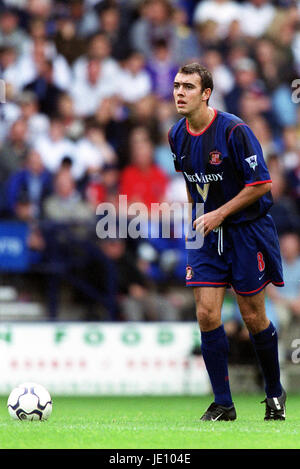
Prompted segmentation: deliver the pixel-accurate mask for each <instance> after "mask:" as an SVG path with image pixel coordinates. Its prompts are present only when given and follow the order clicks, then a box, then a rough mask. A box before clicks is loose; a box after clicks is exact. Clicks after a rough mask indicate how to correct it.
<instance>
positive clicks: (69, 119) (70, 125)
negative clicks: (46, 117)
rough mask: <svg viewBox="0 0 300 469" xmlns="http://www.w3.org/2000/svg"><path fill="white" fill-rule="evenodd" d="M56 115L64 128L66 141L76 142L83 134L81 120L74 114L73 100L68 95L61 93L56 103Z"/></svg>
mask: <svg viewBox="0 0 300 469" xmlns="http://www.w3.org/2000/svg"><path fill="white" fill-rule="evenodd" d="M57 115H58V117H59V118H60V120H61V121H62V123H63V125H64V128H65V135H66V137H67V138H68V139H70V140H73V141H77V140H78V139H79V138H80V137H82V134H83V132H84V122H83V119H81V118H80V117H78V116H77V114H76V112H75V105H74V99H73V98H72V96H71V95H70V94H69V93H67V92H66V93H62V94H61V95H60V96H59V98H58V102H57Z"/></svg>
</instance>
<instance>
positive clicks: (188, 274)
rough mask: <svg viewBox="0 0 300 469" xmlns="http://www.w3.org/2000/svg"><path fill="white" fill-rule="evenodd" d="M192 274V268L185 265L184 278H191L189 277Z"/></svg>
mask: <svg viewBox="0 0 300 469" xmlns="http://www.w3.org/2000/svg"><path fill="white" fill-rule="evenodd" d="M193 275H194V272H193V269H192V267H191V266H190V265H187V266H186V276H185V279H186V280H191V278H192V277H193Z"/></svg>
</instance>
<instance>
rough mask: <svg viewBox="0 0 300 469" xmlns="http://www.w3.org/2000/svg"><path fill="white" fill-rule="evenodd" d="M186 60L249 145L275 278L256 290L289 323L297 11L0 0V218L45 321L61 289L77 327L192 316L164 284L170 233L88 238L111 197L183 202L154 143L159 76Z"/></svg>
mask: <svg viewBox="0 0 300 469" xmlns="http://www.w3.org/2000/svg"><path fill="white" fill-rule="evenodd" d="M191 61H200V62H201V63H203V64H204V65H206V66H207V67H208V68H209V69H210V70H211V71H212V74H213V78H214V84H215V89H214V93H213V95H212V98H211V101H210V105H211V106H213V107H215V108H217V109H220V110H224V111H227V112H231V113H234V114H237V115H238V116H240V117H241V118H242V119H244V120H245V122H246V123H248V124H249V125H250V126H251V128H252V129H253V131H254V133H255V134H256V136H257V137H258V139H259V141H260V142H261V145H262V148H263V151H264V156H265V159H266V161H267V163H268V167H269V170H270V173H271V177H272V181H273V188H272V192H273V197H274V202H275V203H274V206H273V208H272V210H271V213H272V215H273V217H274V220H275V223H276V226H277V229H278V232H279V235H280V240H281V243H282V255H283V262H284V273H285V278H286V286H285V287H284V288H282V289H280V290H278V289H277V290H276V291H275V290H274V289H272V287H270V288H268V304H269V307H270V314H271V315H273V313H274V317H273V319H274V321H275V323H277V325H281V324H286V323H289V322H290V320H291V319H292V318H298V320H299V321H300V283H299V279H300V249H299V233H300V221H299V220H300V184H299V182H300V106H299V105H298V102H299V100H300V79H299V78H300V2H299V1H293V0H275V1H267V0H248V1H237V0H201V1H196V0H110V1H107V0H99V1H97V0H68V1H67V0H65V1H63V0H1V1H0V71H1V79H2V80H3V81H4V83H5V96H1V104H0V118H1V126H0V183H1V184H0V217H1V221H8V220H9V221H16V220H17V221H19V222H20V223H25V224H26V225H27V226H28V229H29V234H28V246H29V249H30V255H31V257H30V271H31V272H34V273H35V274H36V273H37V276H38V277H40V274H41V273H43V274H45V276H46V278H47V282H48V283H47V285H48V290H47V291H49V292H50V293H49V294H48V298H49V301H48V310H49V316H50V317H51V318H55V316H56V314H57V311H58V310H59V303H58V302H59V300H58V299H59V289H60V282H61V280H62V279H64V281H68V282H69V284H70V285H72V288H73V287H74V289H75V290H76V291H77V294H79V293H78V292H80V295H82V298H83V301H84V304H85V305H86V308H87V309H86V319H88V318H93V317H95V316H93V312H92V311H93V310H94V309H93V308H94V305H95V304H102V305H103V306H104V309H105V311H106V312H104V313H103V314H104V315H103V318H104V319H105V318H106V319H107V318H109V319H114V320H115V319H117V320H120V319H121V320H172V319H173V320H177V319H181V320H185V319H191V318H193V319H194V316H193V311H192V309H193V308H192V304H193V302H192V301H191V300H190V297H189V294H187V293H179V291H180V290H178V286H179V285H183V282H184V272H185V257H184V256H185V254H184V242H183V240H182V239H177V238H175V237H174V236H173V237H172V236H171V237H170V238H169V239H163V240H162V239H148V240H147V239H146V238H144V239H139V240H133V239H127V240H125V239H120V238H117V239H114V240H111V239H106V240H101V239H99V238H97V236H96V235H95V231H96V230H95V227H96V221H97V216H96V208H97V206H98V205H99V204H101V203H103V202H110V203H111V204H113V205H114V206H115V207H116V210H118V206H117V205H118V197H119V195H120V194H123V195H127V198H128V204H130V203H133V202H137V201H138V202H143V203H144V204H145V205H146V206H147V207H150V205H151V203H160V202H163V201H166V202H169V203H172V202H179V203H181V204H182V203H184V202H185V201H186V193H185V184H184V180H183V178H182V177H181V176H180V175H179V176H178V174H176V172H175V171H174V167H173V161H172V157H171V153H170V149H169V145H168V140H167V133H168V130H169V128H170V127H171V125H172V124H173V123H175V122H176V120H177V119H178V115H177V114H176V112H175V107H174V104H173V100H172V91H173V90H172V83H173V78H174V76H175V73H176V70H177V69H178V67H179V66H180V65H182V64H184V63H188V62H191ZM2 88H3V87H2ZM2 94H3V93H2ZM172 288H173V289H172ZM189 293H190V292H189ZM228 295H229V301H228V304H229V305H231V304H232V303H231V301H230V293H229V294H228ZM227 309H228V311H229V313H228V316H229V320H228V331H229V330H230V327H232V326H231V325H230V324H231V323H230V318H231V319H232V318H234V317H235V312H234V308H233V307H232V306H230V307H229V308H227ZM227 309H226V311H227ZM226 311H225V315H226ZM97 317H98V316H97ZM100 318H101V316H100ZM234 324H235V326H233V329H234V328H236V327H240V326H239V325H237V324H238V323H237V322H234Z"/></svg>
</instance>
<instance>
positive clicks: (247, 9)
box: [240, 0, 276, 38]
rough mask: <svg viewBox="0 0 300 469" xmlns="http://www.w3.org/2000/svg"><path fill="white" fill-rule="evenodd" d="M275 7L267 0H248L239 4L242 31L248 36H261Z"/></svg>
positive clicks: (271, 18) (273, 14) (271, 17)
mask: <svg viewBox="0 0 300 469" xmlns="http://www.w3.org/2000/svg"><path fill="white" fill-rule="evenodd" d="M275 14H276V8H275V7H274V5H272V3H271V2H269V1H267V0H249V1H248V2H245V3H243V4H242V5H241V15H240V23H241V30H242V33H243V34H244V35H245V36H246V37H249V38H258V37H262V36H263V34H264V33H265V32H266V31H267V29H268V27H269V26H270V25H271V23H272V21H273V19H274V17H275Z"/></svg>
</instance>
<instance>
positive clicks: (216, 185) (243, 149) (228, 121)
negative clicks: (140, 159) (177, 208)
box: [169, 109, 273, 224]
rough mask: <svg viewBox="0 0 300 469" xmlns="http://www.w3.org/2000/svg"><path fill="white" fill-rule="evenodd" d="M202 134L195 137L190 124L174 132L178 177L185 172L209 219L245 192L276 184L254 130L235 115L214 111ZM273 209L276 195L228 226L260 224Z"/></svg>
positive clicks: (171, 138)
mask: <svg viewBox="0 0 300 469" xmlns="http://www.w3.org/2000/svg"><path fill="white" fill-rule="evenodd" d="M214 112H215V115H214V118H213V120H212V121H211V122H210V124H209V125H208V126H207V127H206V129H204V130H203V131H202V132H201V133H199V134H195V133H193V132H191V131H190V129H189V126H188V121H187V119H186V118H182V119H180V120H179V121H178V122H177V123H176V124H175V125H173V126H172V127H171V129H170V130H169V143H170V147H171V151H172V154H173V158H174V165H175V169H176V171H180V172H182V174H183V176H184V178H185V180H186V183H187V186H188V189H189V192H190V194H191V197H192V199H193V220H194V219H195V217H196V213H195V207H196V203H202V204H203V203H204V213H207V212H211V211H213V210H216V209H217V208H219V207H220V206H221V205H224V204H225V203H226V202H228V201H229V200H231V199H233V197H235V196H236V195H237V194H238V193H239V192H240V191H241V190H242V189H243V188H244V187H245V186H252V185H256V184H262V183H265V182H271V178H270V174H269V171H268V168H267V166H266V163H265V161H264V157H263V152H262V148H261V146H260V143H259V141H258V140H257V138H256V137H255V135H254V134H253V132H252V130H251V129H250V127H249V126H248V125H247V124H246V123H245V122H243V121H242V120H241V119H240V118H238V117H237V116H235V115H233V114H229V113H227V112H223V111H217V110H216V109H214ZM272 205H273V199H272V195H271V192H268V193H267V194H265V195H263V196H262V197H260V198H259V199H258V200H257V201H256V202H254V203H253V204H251V205H249V206H248V207H246V208H244V209H243V210H240V211H239V212H238V213H235V214H233V215H231V216H230V217H228V218H227V219H226V223H228V224H231V223H240V222H245V221H251V220H255V219H257V218H259V217H261V216H263V215H265V214H266V213H267V212H268V210H269V209H270V207H271V206H272Z"/></svg>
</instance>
